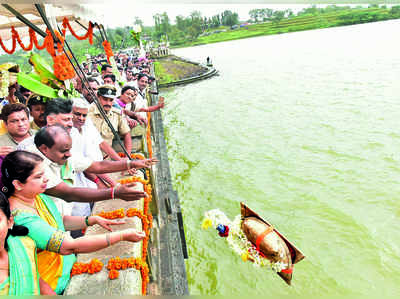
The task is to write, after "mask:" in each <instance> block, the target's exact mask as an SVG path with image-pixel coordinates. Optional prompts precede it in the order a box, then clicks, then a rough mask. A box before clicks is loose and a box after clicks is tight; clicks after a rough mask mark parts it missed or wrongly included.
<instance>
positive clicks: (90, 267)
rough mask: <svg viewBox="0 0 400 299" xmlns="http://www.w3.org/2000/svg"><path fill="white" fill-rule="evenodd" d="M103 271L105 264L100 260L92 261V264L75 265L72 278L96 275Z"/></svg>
mask: <svg viewBox="0 0 400 299" xmlns="http://www.w3.org/2000/svg"><path fill="white" fill-rule="evenodd" d="M101 269H103V263H102V262H100V261H99V260H98V259H92V260H91V261H90V263H88V264H86V263H75V264H74V265H73V266H72V270H71V276H74V275H79V274H82V273H89V274H94V273H97V272H100V271H101Z"/></svg>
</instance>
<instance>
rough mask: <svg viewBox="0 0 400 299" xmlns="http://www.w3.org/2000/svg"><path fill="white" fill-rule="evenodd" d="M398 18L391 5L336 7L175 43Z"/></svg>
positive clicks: (205, 42) (204, 42) (198, 42)
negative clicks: (333, 10) (347, 8)
mask: <svg viewBox="0 0 400 299" xmlns="http://www.w3.org/2000/svg"><path fill="white" fill-rule="evenodd" d="M396 18H400V16H398V15H394V14H391V13H390V9H387V8H375V7H374V8H360V9H351V10H344V11H335V12H332V13H323V14H317V15H302V16H298V17H293V18H290V19H283V20H281V21H279V22H266V23H261V24H254V25H249V26H248V27H247V28H246V27H243V28H238V29H236V30H230V29H227V30H228V31H226V32H221V33H214V34H212V35H209V36H200V37H198V39H197V40H195V41H193V42H185V43H183V44H179V45H175V46H172V47H173V48H180V47H190V46H196V45H204V44H209V43H216V42H223V41H229V40H235V39H242V38H249V37H255V36H262V35H271V34H281V33H287V32H296V31H303V30H311V29H320V28H328V27H335V26H346V25H353V24H361V23H368V22H376V21H383V20H389V19H396ZM216 29H219V30H221V29H226V27H223V28H222V27H221V28H216ZM216 29H214V30H216Z"/></svg>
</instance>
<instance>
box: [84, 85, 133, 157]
mask: <svg viewBox="0 0 400 299" xmlns="http://www.w3.org/2000/svg"><path fill="white" fill-rule="evenodd" d="M116 93H117V89H116V88H115V87H114V86H112V85H101V86H99V88H98V90H97V96H98V98H99V102H100V104H101V106H103V109H104V111H105V112H106V115H107V116H108V119H109V120H110V122H111V123H112V125H113V127H114V129H115V130H116V131H117V132H118V133H119V135H120V136H121V137H122V139H123V141H124V145H125V148H126V150H127V151H128V153H130V152H131V151H132V139H131V134H130V132H131V130H130V128H129V125H128V122H127V121H126V118H125V115H121V110H119V109H117V108H114V107H113V103H114V98H115V97H116ZM88 115H89V117H90V118H91V119H92V121H93V124H94V125H95V126H96V128H97V130H98V131H99V132H100V134H101V137H103V139H104V140H105V141H106V142H107V143H108V144H109V145H110V146H112V140H113V138H114V135H113V133H112V131H111V129H110V128H109V126H108V125H107V123H106V121H105V120H104V119H103V117H102V116H101V114H100V111H99V110H98V109H97V106H96V104H95V103H92V104H91V105H90V108H89V113H88Z"/></svg>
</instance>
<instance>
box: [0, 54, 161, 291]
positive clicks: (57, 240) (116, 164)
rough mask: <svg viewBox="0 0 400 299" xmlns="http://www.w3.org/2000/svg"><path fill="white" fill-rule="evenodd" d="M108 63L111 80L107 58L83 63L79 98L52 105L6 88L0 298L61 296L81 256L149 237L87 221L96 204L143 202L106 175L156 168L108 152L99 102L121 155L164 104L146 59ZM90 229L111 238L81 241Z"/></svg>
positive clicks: (1, 136) (0, 144) (0, 132)
mask: <svg viewBox="0 0 400 299" xmlns="http://www.w3.org/2000/svg"><path fill="white" fill-rule="evenodd" d="M114 58H115V60H116V62H117V68H118V71H119V72H120V74H119V75H118V74H117V76H116V74H115V73H113V69H112V67H111V65H110V64H108V63H107V60H106V57H105V55H98V56H94V57H88V59H87V61H86V62H84V63H83V64H82V69H83V72H84V75H85V76H86V80H84V81H85V82H82V80H81V79H80V78H79V77H78V76H77V77H76V78H74V79H73V83H74V87H75V89H76V91H77V92H78V93H80V94H81V96H80V97H74V98H69V99H64V98H53V99H49V98H44V97H43V96H41V95H38V94H35V93H33V92H31V91H30V90H28V89H26V88H24V87H22V86H19V85H18V83H16V82H10V83H9V87H8V95H7V96H5V97H4V98H3V99H2V100H1V103H0V109H1V119H2V123H1V125H0V163H1V180H0V185H1V186H0V187H1V192H0V294H5V295H38V294H46V295H51V294H62V293H63V292H64V289H65V287H66V286H67V284H68V282H69V279H70V276H71V275H70V272H71V269H72V266H73V264H74V262H75V261H76V254H77V253H88V252H93V251H96V250H100V249H102V248H106V247H108V246H110V245H112V244H115V243H117V242H120V241H129V242H138V241H141V240H142V239H143V238H144V237H145V234H144V233H143V232H139V231H136V230H135V229H133V228H132V229H126V230H120V231H117V232H113V231H112V226H116V225H120V224H122V223H124V222H123V221H116V220H107V219H105V218H102V217H100V216H91V212H92V209H93V204H94V203H95V202H97V201H103V200H110V199H115V198H120V199H122V200H126V201H135V200H139V199H142V198H144V197H145V196H146V193H145V192H142V191H138V190H136V189H135V188H133V186H134V183H130V184H124V185H121V184H119V183H116V182H115V181H114V180H113V179H112V178H111V177H110V175H109V174H110V173H113V172H125V173H129V174H130V175H134V174H135V172H136V171H137V170H138V169H143V168H149V167H151V166H152V165H154V164H155V163H157V162H158V161H157V159H154V158H152V159H142V160H130V159H128V158H121V157H120V156H119V154H118V153H117V152H116V151H115V150H114V148H113V147H112V142H113V139H114V134H113V132H112V130H111V129H110V128H109V126H108V124H107V122H106V120H105V119H104V118H103V116H102V113H101V112H100V111H99V108H98V106H97V105H96V103H95V102H98V103H99V104H100V105H101V106H102V108H103V110H104V112H105V115H106V116H107V117H108V119H109V121H110V122H111V124H112V125H113V127H114V129H115V131H117V133H118V134H119V136H120V137H121V139H122V140H123V144H124V146H125V148H126V150H127V152H131V151H132V139H131V129H132V128H135V127H143V128H145V126H146V125H147V122H148V119H147V113H148V112H153V111H156V110H158V109H161V108H163V107H164V99H163V98H160V100H159V103H158V104H157V105H156V106H149V105H148V101H147V95H148V93H149V92H150V93H151V91H150V90H149V83H151V82H152V81H154V80H155V79H154V78H153V77H152V76H151V75H150V66H151V61H150V60H149V59H148V58H147V57H141V58H138V57H137V56H135V55H134V54H133V55H132V54H127V53H118V54H117V55H115V57H114ZM87 82H88V85H89V86H90V89H91V90H89V89H88V88H87V87H88V86H87ZM92 225H99V226H102V227H103V228H105V229H106V230H108V231H110V232H109V233H106V234H100V235H92V236H85V235H83V233H82V230H83V229H85V228H86V227H88V226H92Z"/></svg>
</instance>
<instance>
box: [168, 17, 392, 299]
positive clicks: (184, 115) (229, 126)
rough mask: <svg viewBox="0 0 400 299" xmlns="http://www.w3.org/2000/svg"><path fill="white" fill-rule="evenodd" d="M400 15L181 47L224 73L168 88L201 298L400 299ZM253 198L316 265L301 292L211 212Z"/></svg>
mask: <svg viewBox="0 0 400 299" xmlns="http://www.w3.org/2000/svg"><path fill="white" fill-rule="evenodd" d="M399 32H400V21H387V22H379V23H370V24H363V25H356V26H347V27H339V28H331V29H323V30H314V31H305V32H298V33H290V34H283V35H274V36H265V37H258V38H251V39H244V40H237V41H232V42H224V43H217V44H210V45H205V46H199V47H193V48H186V49H178V50H174V54H176V55H178V56H183V57H186V58H188V59H191V60H194V61H202V62H203V61H205V59H206V57H207V56H210V57H211V58H212V60H213V63H214V66H215V67H216V68H217V69H218V70H219V71H220V76H218V77H214V78H211V79H208V80H204V81H201V82H197V83H193V84H190V85H187V86H184V87H176V88H172V89H168V90H165V91H163V92H162V94H163V95H164V96H165V97H166V102H167V105H166V107H165V108H164V110H163V119H164V125H165V133H166V138H167V146H168V155H169V159H170V165H171V171H172V180H173V184H174V188H175V189H176V190H177V191H178V194H179V197H180V201H181V206H182V211H183V217H184V223H185V233H186V238H187V245H188V251H189V259H188V260H187V262H186V266H187V273H188V280H189V289H190V293H191V294H204V295H216V294H218V295H232V294H243V295H244V294H257V295H264V296H272V297H274V298H275V297H279V296H282V295H290V296H292V295H296V296H297V297H300V298H310V296H313V297H314V296H320V295H327V294H329V295H348V296H351V297H353V296H356V295H358V296H361V297H370V298H377V297H379V298H382V297H397V298H398V296H400V278H399V275H400V258H399V256H400V232H399V230H400V38H399ZM241 201H244V202H246V203H247V204H248V205H249V207H250V208H252V209H253V210H255V211H257V212H258V213H259V214H261V215H262V216H264V217H265V219H267V220H268V221H269V222H271V223H272V224H274V226H275V227H276V228H277V229H278V230H279V231H281V232H282V233H283V234H285V235H286V237H288V239H289V240H291V241H292V242H293V243H294V244H295V245H296V246H297V247H298V248H299V249H301V250H302V252H303V253H304V254H305V256H306V259H305V260H303V261H301V262H300V263H298V264H296V266H295V268H294V276H293V280H292V286H287V285H286V284H285V283H284V281H283V280H282V279H281V278H279V276H277V275H276V274H274V273H273V272H272V271H271V270H269V269H267V268H256V267H254V266H253V265H252V264H251V263H250V262H243V261H242V260H241V258H240V256H238V255H237V254H235V253H234V252H233V251H232V250H231V248H230V247H229V246H228V244H227V242H226V241H225V240H224V239H223V238H220V237H219V236H218V235H217V233H216V231H214V230H213V229H208V230H202V229H201V223H202V220H203V215H204V212H206V211H208V210H211V209H215V208H219V209H221V210H222V211H223V212H225V213H226V214H227V215H228V217H230V218H231V219H233V218H234V217H235V216H236V215H238V214H239V213H240V209H239V208H240V207H239V203H240V202H241Z"/></svg>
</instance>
